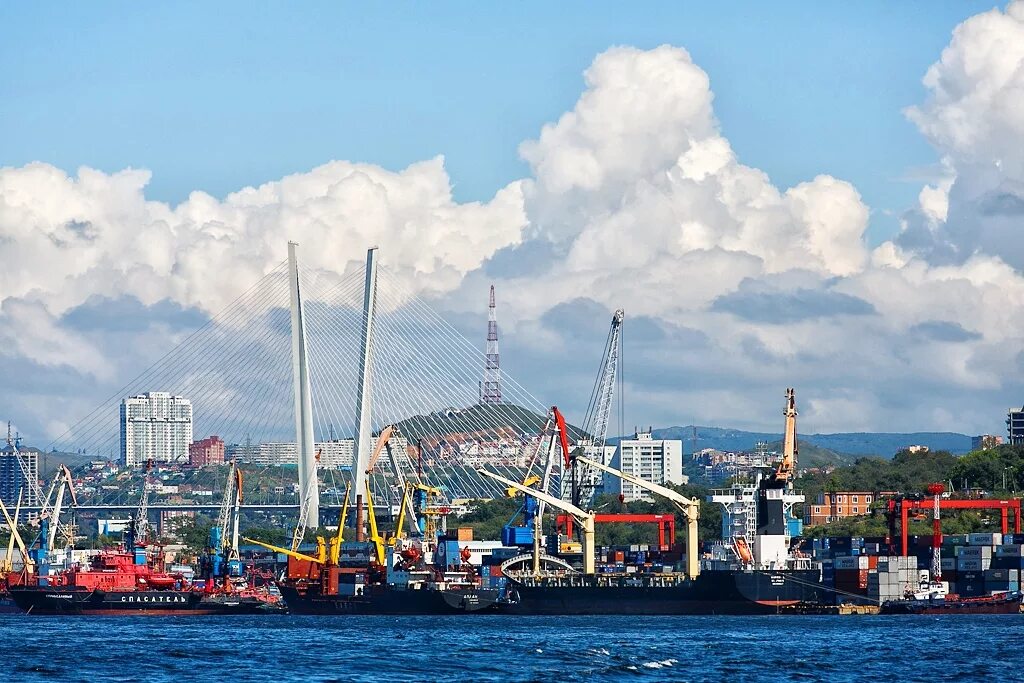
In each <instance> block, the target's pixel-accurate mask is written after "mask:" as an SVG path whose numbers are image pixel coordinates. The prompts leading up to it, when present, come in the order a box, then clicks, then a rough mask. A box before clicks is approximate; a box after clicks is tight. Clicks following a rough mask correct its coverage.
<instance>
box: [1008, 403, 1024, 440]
mask: <svg viewBox="0 0 1024 683" xmlns="http://www.w3.org/2000/svg"><path fill="white" fill-rule="evenodd" d="M1006 433H1007V435H1008V436H1009V437H1010V438H1009V442H1010V443H1011V444H1013V445H1014V446H1020V445H1024V408H1020V409H1017V408H1010V409H1009V410H1008V411H1006Z"/></svg>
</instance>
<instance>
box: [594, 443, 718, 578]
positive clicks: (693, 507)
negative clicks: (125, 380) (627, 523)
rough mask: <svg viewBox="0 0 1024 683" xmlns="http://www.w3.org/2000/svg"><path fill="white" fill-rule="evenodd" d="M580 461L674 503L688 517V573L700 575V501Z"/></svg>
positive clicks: (691, 576) (631, 475)
mask: <svg viewBox="0 0 1024 683" xmlns="http://www.w3.org/2000/svg"><path fill="white" fill-rule="evenodd" d="M579 459H580V460H582V461H583V462H585V463H586V464H588V465H590V466H591V467H596V468H597V469H599V470H604V471H605V472H607V473H608V474H611V475H614V476H616V477H618V478H619V479H621V480H622V481H627V482H629V483H631V484H634V485H635V486H639V487H640V488H642V489H646V490H647V491H650V492H651V493H654V494H657V495H659V496H662V497H663V498H667V499H668V500H670V501H672V503H673V504H674V505H675V506H676V507H677V508H679V510H680V512H682V513H683V516H685V517H686V573H687V575H688V576H689V577H690V578H695V577H696V576H697V575H698V574H699V573H700V561H699V558H698V557H697V520H699V519H700V501H698V500H697V499H696V498H688V497H686V496H684V495H683V494H681V493H679V492H678V491H673V490H672V489H670V488H668V487H667V486H662V485H661V484H655V483H654V482H650V481H647V480H646V479H641V478H640V477H638V476H636V475H633V474H627V473H625V472H623V471H621V470H617V469H615V468H614V467H609V466H608V465H605V464H604V463H600V462H595V461H594V460H588V459H586V458H584V457H582V456H579Z"/></svg>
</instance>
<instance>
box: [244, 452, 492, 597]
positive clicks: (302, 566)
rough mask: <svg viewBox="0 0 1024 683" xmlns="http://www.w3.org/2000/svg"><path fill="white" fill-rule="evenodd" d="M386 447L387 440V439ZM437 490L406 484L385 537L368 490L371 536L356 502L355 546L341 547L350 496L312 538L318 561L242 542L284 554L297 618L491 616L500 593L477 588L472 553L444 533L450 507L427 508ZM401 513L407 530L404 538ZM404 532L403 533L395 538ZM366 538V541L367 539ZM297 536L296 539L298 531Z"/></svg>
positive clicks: (285, 591) (287, 592)
mask: <svg viewBox="0 0 1024 683" xmlns="http://www.w3.org/2000/svg"><path fill="white" fill-rule="evenodd" d="M384 439H385V441H386V437H384ZM438 494H440V491H439V490H438V489H436V488H433V487H430V486H426V485H423V484H418V483H417V484H413V483H407V484H406V486H405V492H404V493H403V497H402V503H401V509H402V513H401V515H400V516H399V519H398V522H397V525H396V533H395V534H393V535H391V536H390V537H389V538H387V539H385V538H384V537H383V536H382V535H381V534H380V533H379V532H378V529H377V521H376V517H375V514H374V510H373V502H372V499H371V496H370V492H369V490H368V489H367V493H366V500H367V503H368V505H367V513H368V516H369V534H365V533H364V532H363V529H362V526H363V524H362V519H361V517H362V496H360V497H359V498H357V501H356V510H357V517H358V519H357V521H356V534H357V537H356V540H355V541H345V540H344V539H343V534H344V531H345V520H346V516H347V510H348V500H349V494H348V492H346V494H345V502H344V503H343V505H342V513H341V517H340V519H339V522H338V532H337V534H336V535H335V536H334V537H332V538H330V539H326V538H324V537H322V536H320V537H317V549H316V551H315V555H309V554H306V553H303V552H300V551H299V549H298V548H299V545H298V543H297V542H294V543H293V547H292V548H283V547H279V546H274V545H271V544H268V543H264V542H262V541H259V540H256V539H251V538H247V539H245V540H246V541H248V542H250V543H255V544H257V545H261V546H263V547H265V548H268V549H270V550H273V551H275V552H278V553H280V554H282V555H285V556H286V557H287V559H288V565H287V569H286V572H285V575H284V576H283V577H282V579H281V580H280V581H279V582H278V588H279V590H280V591H281V595H282V597H283V599H284V602H285V604H286V605H287V606H288V610H289V611H290V612H292V613H295V614H410V615H412V614H421V615H435V614H467V613H480V612H495V611H498V610H499V609H500V608H501V607H502V606H503V605H504V602H503V601H502V591H501V590H499V589H496V588H487V587H484V586H483V585H482V581H481V579H480V576H479V572H478V568H477V567H475V566H473V565H472V564H470V558H471V554H472V553H471V552H470V551H469V549H468V547H460V545H459V541H458V539H457V538H451V537H448V536H447V535H446V532H445V521H444V520H445V517H446V515H447V514H448V510H449V509H448V508H447V507H445V506H436V505H432V504H431V497H432V496H434V495H438ZM406 510H409V511H410V512H411V514H410V515H409V516H408V519H409V531H408V533H405V532H403V526H404V525H403V522H404V520H405V519H406ZM399 532H402V533H399ZM367 535H368V538H366V536H367ZM295 537H296V538H301V534H299V533H296V535H295Z"/></svg>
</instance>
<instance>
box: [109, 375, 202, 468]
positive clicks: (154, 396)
mask: <svg viewBox="0 0 1024 683" xmlns="http://www.w3.org/2000/svg"><path fill="white" fill-rule="evenodd" d="M191 443H192V402H191V401H189V400H188V399H187V398H184V397H182V396H174V395H172V394H169V393H167V392H165V391H150V392H148V393H145V394H139V395H138V396H131V397H129V398H126V399H123V400H122V401H121V464H122V465H125V466H127V467H135V466H137V465H140V464H143V463H145V462H146V461H148V460H153V461H154V462H180V463H186V462H188V448H189V445H190V444H191Z"/></svg>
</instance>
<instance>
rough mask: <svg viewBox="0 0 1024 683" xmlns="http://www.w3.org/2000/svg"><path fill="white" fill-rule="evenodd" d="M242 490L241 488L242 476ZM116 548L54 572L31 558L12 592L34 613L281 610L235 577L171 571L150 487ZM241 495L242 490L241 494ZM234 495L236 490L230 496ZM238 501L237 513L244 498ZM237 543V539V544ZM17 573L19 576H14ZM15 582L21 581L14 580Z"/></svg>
mask: <svg viewBox="0 0 1024 683" xmlns="http://www.w3.org/2000/svg"><path fill="white" fill-rule="evenodd" d="M238 482H239V489H240V478H239V480H238ZM143 490H144V492H143V494H142V500H141V502H140V504H139V507H138V509H137V510H136V513H135V515H134V516H133V519H132V522H131V524H130V525H129V527H128V530H127V532H126V534H125V536H126V537H125V542H124V543H123V544H121V545H120V546H119V547H118V548H116V549H105V550H103V551H101V552H100V553H98V554H97V555H95V556H94V557H92V558H91V560H90V562H89V565H88V566H86V567H82V566H80V565H77V564H76V565H72V566H71V567H69V568H68V569H64V570H62V571H58V572H54V573H43V572H38V571H35V565H33V564H32V563H29V564H28V565H27V567H26V569H25V570H23V571H22V572H21V573H19V574H17V575H12V574H9V575H8V584H9V588H8V592H9V594H10V596H11V599H12V600H13V601H14V603H15V604H16V605H17V606H18V608H19V609H21V610H22V611H24V612H26V613H28V614H109V615H115V614H159V615H184V614H196V615H198V614H262V613H265V612H267V611H281V610H280V607H278V606H277V605H275V604H273V603H274V602H275V601H272V600H270V599H269V598H266V597H264V596H262V595H257V594H255V593H249V592H244V593H243V592H240V591H237V590H232V588H233V586H232V584H231V582H230V580H229V577H227V576H225V577H224V581H223V582H222V583H221V585H220V586H219V587H218V586H216V585H215V584H214V583H213V582H207V583H204V585H203V586H201V587H197V586H193V585H192V584H191V583H190V582H189V581H188V579H187V578H186V577H185V576H184V575H183V574H181V573H178V572H169V571H167V568H166V564H165V560H164V554H163V549H162V548H160V547H159V546H155V547H156V548H157V550H158V552H156V553H154V554H153V555H152V556H151V555H150V553H149V552H148V549H147V545H148V544H147V543H146V537H147V532H148V527H149V524H148V521H147V517H148V514H147V503H148V487H146V486H144V487H143ZM239 495H240V494H239ZM228 497H230V492H229V496H228ZM233 500H234V501H235V502H234V505H233V506H232V505H230V504H229V502H227V501H226V502H225V505H224V507H225V508H230V507H234V508H235V510H236V513H237V507H238V501H239V499H238V497H233ZM235 548H237V544H236V545H235ZM14 577H16V580H14V581H12V580H11V579H12V578H14ZM15 583H17V584H19V585H14V584H15Z"/></svg>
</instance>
